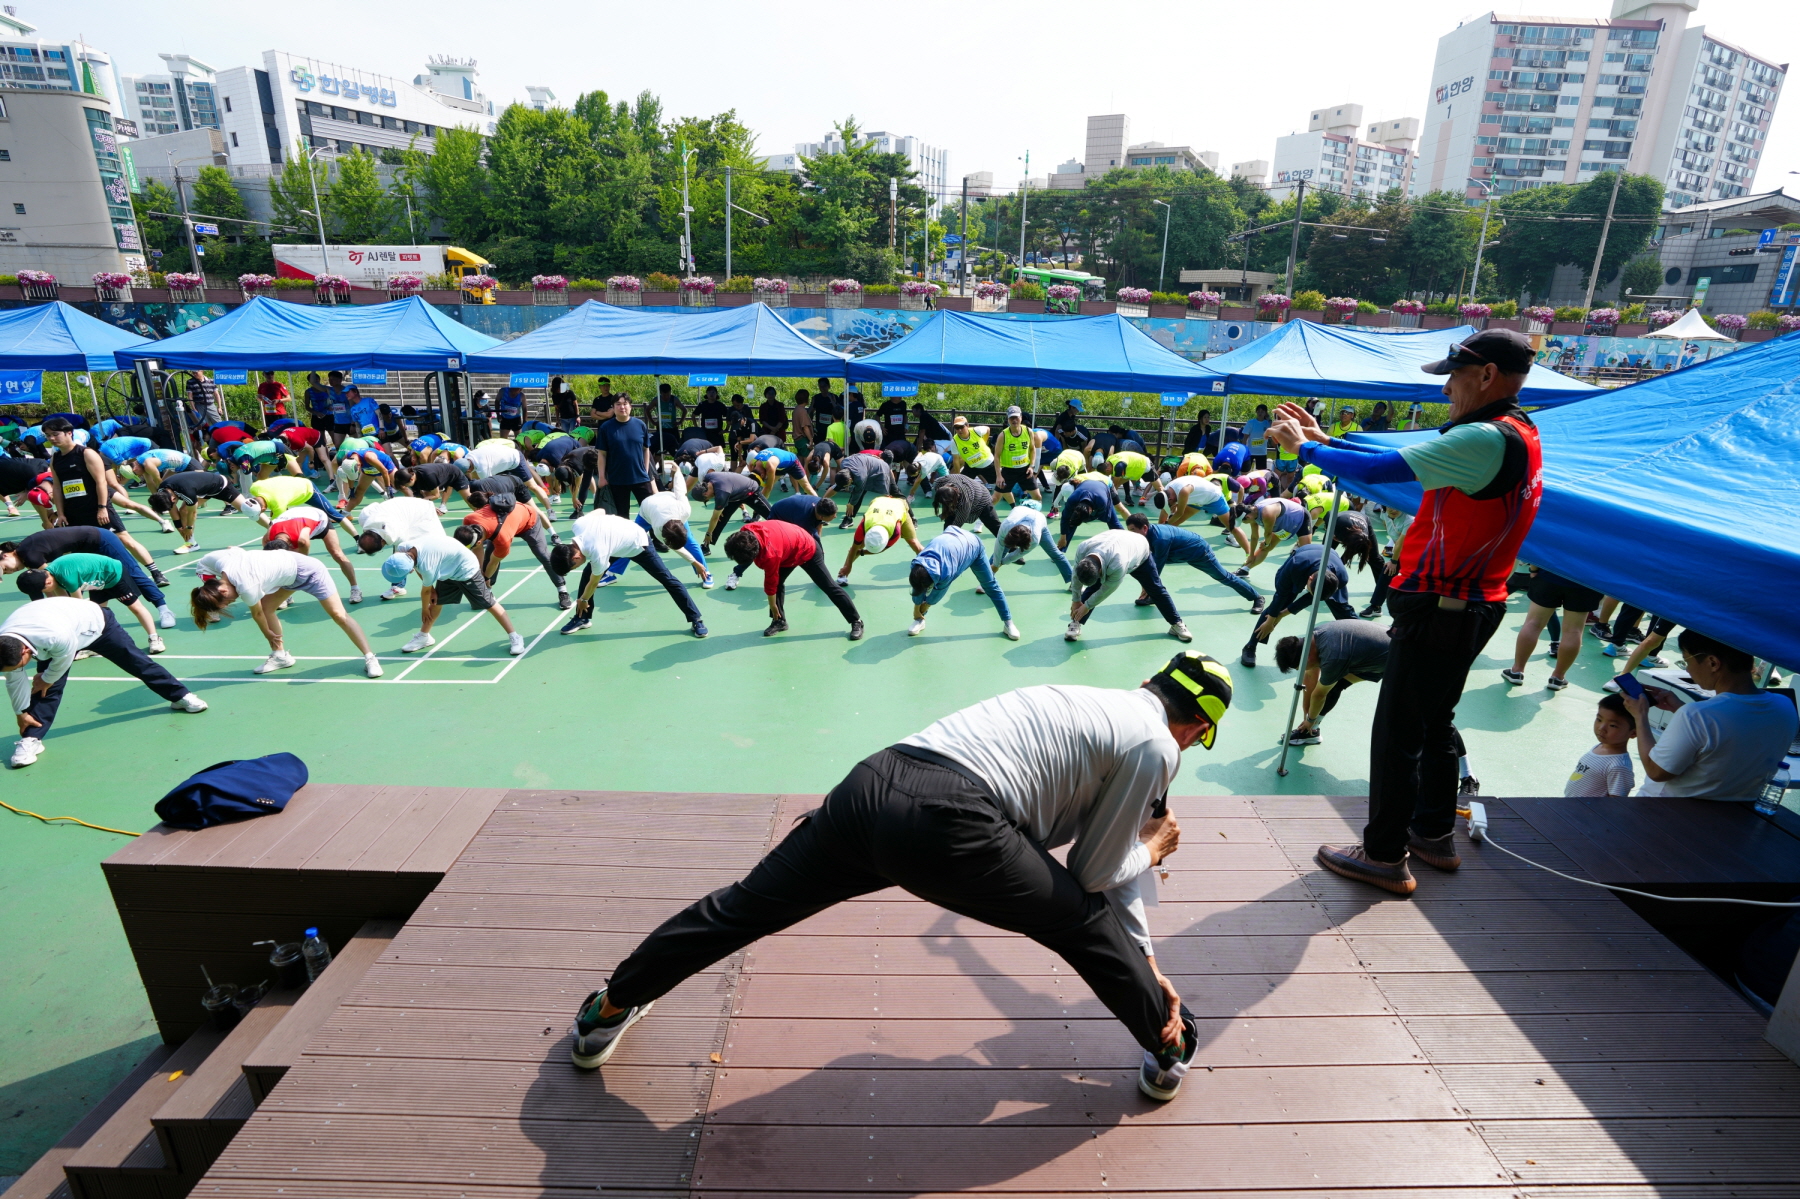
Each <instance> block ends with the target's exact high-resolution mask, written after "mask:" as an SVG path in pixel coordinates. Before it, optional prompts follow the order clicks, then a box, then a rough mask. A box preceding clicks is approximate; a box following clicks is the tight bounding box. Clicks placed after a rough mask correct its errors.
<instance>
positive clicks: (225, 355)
mask: <svg viewBox="0 0 1800 1199" xmlns="http://www.w3.org/2000/svg"><path fill="white" fill-rule="evenodd" d="M499 344H500V343H499V342H498V341H496V340H495V339H494V338H492V337H489V336H487V335H486V334H484V333H477V332H476V331H475V330H473V329H471V328H469V327H468V326H467V325H464V324H462V323H460V322H459V321H456V320H453V319H451V318H450V317H447V316H445V315H444V314H443V313H441V312H439V311H438V310H437V309H435V308H433V307H432V306H431V305H430V304H427V303H426V302H425V301H424V300H423V299H421V298H419V297H418V296H412V297H410V298H408V299H405V300H395V301H393V302H391V303H388V304H371V305H368V306H366V307H362V306H353V305H344V306H336V305H332V306H315V305H312V304H290V303H287V302H286V301H283V300H271V299H269V298H268V297H266V296H258V297H256V298H255V299H253V300H251V301H250V302H249V303H248V304H245V305H244V306H243V307H241V308H238V309H236V310H235V311H233V312H230V313H227V314H226V315H224V316H222V317H220V318H219V319H218V320H216V321H209V322H208V323H206V324H204V325H201V326H200V327H199V328H198V329H190V330H188V331H187V332H186V333H181V334H177V335H176V336H174V337H170V338H165V339H164V340H162V341H147V342H143V343H141V344H139V345H136V346H132V347H130V348H126V349H121V350H119V351H118V352H117V354H116V357H117V359H118V362H119V366H120V367H121V368H123V369H127V370H129V369H130V368H131V367H132V365H133V364H134V363H135V362H136V361H137V360H138V359H140V358H153V359H156V360H157V361H159V362H161V363H162V364H163V366H164V367H166V368H171V369H174V370H212V369H216V368H219V367H234V368H248V369H250V370H281V371H302V370H350V369H353V368H355V367H385V368H387V369H388V370H410V371H463V370H467V369H468V367H467V366H466V365H465V364H466V362H467V361H468V358H469V356H470V355H472V354H476V353H479V352H480V351H482V350H485V349H488V348H489V347H491V346H496V345H499Z"/></svg>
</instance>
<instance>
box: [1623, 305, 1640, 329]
mask: <svg viewBox="0 0 1800 1199" xmlns="http://www.w3.org/2000/svg"><path fill="white" fill-rule="evenodd" d="M1643 321H1644V306H1643V305H1642V304H1629V305H1627V306H1626V307H1624V308H1621V309H1619V323H1620V324H1621V325H1639V324H1642V323H1643Z"/></svg>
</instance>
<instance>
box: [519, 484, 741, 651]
mask: <svg viewBox="0 0 1800 1199" xmlns="http://www.w3.org/2000/svg"><path fill="white" fill-rule="evenodd" d="M641 521H642V510H641V509H640V512H639V520H637V521H630V520H625V519H623V518H622V517H618V516H614V515H612V514H611V513H610V512H590V513H588V514H587V515H586V516H584V517H582V518H581V519H580V520H578V521H576V522H575V523H574V524H573V525H572V526H571V527H570V534H569V535H570V537H571V540H570V541H567V542H564V543H563V544H561V545H559V546H557V547H556V548H555V549H554V550H551V551H550V563H551V566H552V567H553V568H554V569H555V570H556V571H557V572H558V573H559V574H563V575H567V574H569V573H571V572H573V571H574V569H575V568H576V567H577V566H579V567H581V582H580V584H579V585H578V586H577V588H576V590H577V592H579V594H580V596H581V599H580V602H579V603H578V604H577V605H576V608H575V611H574V613H573V614H572V615H571V616H570V617H569V620H568V623H567V624H565V625H563V627H562V632H563V635H564V636H565V637H566V636H568V635H569V634H570V633H579V632H580V631H581V630H583V629H585V628H587V627H588V626H589V625H591V624H592V623H593V620H594V590H595V588H596V587H597V586H598V585H599V583H600V578H599V576H598V575H596V574H595V571H594V563H596V562H599V563H603V564H606V569H607V572H608V573H609V574H612V572H613V571H614V570H615V569H616V570H617V571H618V574H613V578H614V579H617V578H618V577H619V574H623V573H624V569H625V568H624V566H623V565H621V563H626V562H635V563H637V564H638V565H639V566H641V567H643V568H644V569H645V570H646V571H648V572H649V574H650V577H651V578H653V579H655V580H656V581H657V582H658V583H661V584H662V585H663V590H665V591H667V592H668V593H669V598H670V599H672V600H674V601H675V606H676V607H677V608H680V609H681V615H682V616H683V618H685V619H686V620H687V622H688V626H689V628H690V629H691V630H692V631H693V634H694V636H696V637H705V636H706V622H705V621H704V620H702V619H701V618H700V609H699V607H698V606H697V605H696V604H695V603H694V597H693V596H691V595H689V594H688V590H687V588H686V587H683V586H682V585H681V580H680V579H677V578H676V577H675V576H674V575H672V574H670V573H669V568H668V566H667V565H665V564H664V562H663V560H662V556H661V554H659V553H658V552H657V551H658V550H660V549H661V548H662V545H663V543H660V542H658V541H657V540H656V536H655V534H653V533H652V532H650V531H649V530H647V529H645V528H643V527H642V523H641ZM669 524H671V525H674V526H676V527H675V528H674V529H670V528H668V527H666V526H665V528H664V529H663V530H662V534H663V536H664V537H665V538H667V539H669V540H670V541H674V542H675V544H680V542H679V541H676V540H675V539H676V538H677V537H680V538H685V537H686V535H687V526H686V525H683V524H682V523H681V522H680V521H670V522H669Z"/></svg>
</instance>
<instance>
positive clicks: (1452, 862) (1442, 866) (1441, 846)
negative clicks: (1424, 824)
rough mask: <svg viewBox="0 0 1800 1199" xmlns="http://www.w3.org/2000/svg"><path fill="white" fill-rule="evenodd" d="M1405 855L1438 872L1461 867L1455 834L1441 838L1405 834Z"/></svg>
mask: <svg viewBox="0 0 1800 1199" xmlns="http://www.w3.org/2000/svg"><path fill="white" fill-rule="evenodd" d="M1406 854H1407V856H1408V857H1412V858H1418V859H1419V860H1420V861H1421V862H1424V863H1425V864H1426V865H1427V866H1436V867H1437V868H1438V869H1439V870H1455V869H1456V868H1457V867H1458V866H1461V865H1462V855H1461V854H1459V853H1457V852H1456V834H1455V833H1445V834H1444V835H1443V836H1441V837H1421V836H1419V834H1417V833H1414V832H1409V833H1407V834H1406Z"/></svg>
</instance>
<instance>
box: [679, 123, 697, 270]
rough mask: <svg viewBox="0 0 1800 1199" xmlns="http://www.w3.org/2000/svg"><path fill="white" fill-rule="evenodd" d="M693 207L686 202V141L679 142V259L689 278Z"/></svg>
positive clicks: (691, 255)
mask: <svg viewBox="0 0 1800 1199" xmlns="http://www.w3.org/2000/svg"><path fill="white" fill-rule="evenodd" d="M693 213H694V206H693V205H692V204H690V203H689V202H688V148H687V139H686V138H683V139H682V140H681V229H682V233H681V257H682V264H681V265H682V269H683V270H685V271H686V272H687V274H688V277H689V278H692V277H693V274H694V221H693Z"/></svg>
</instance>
